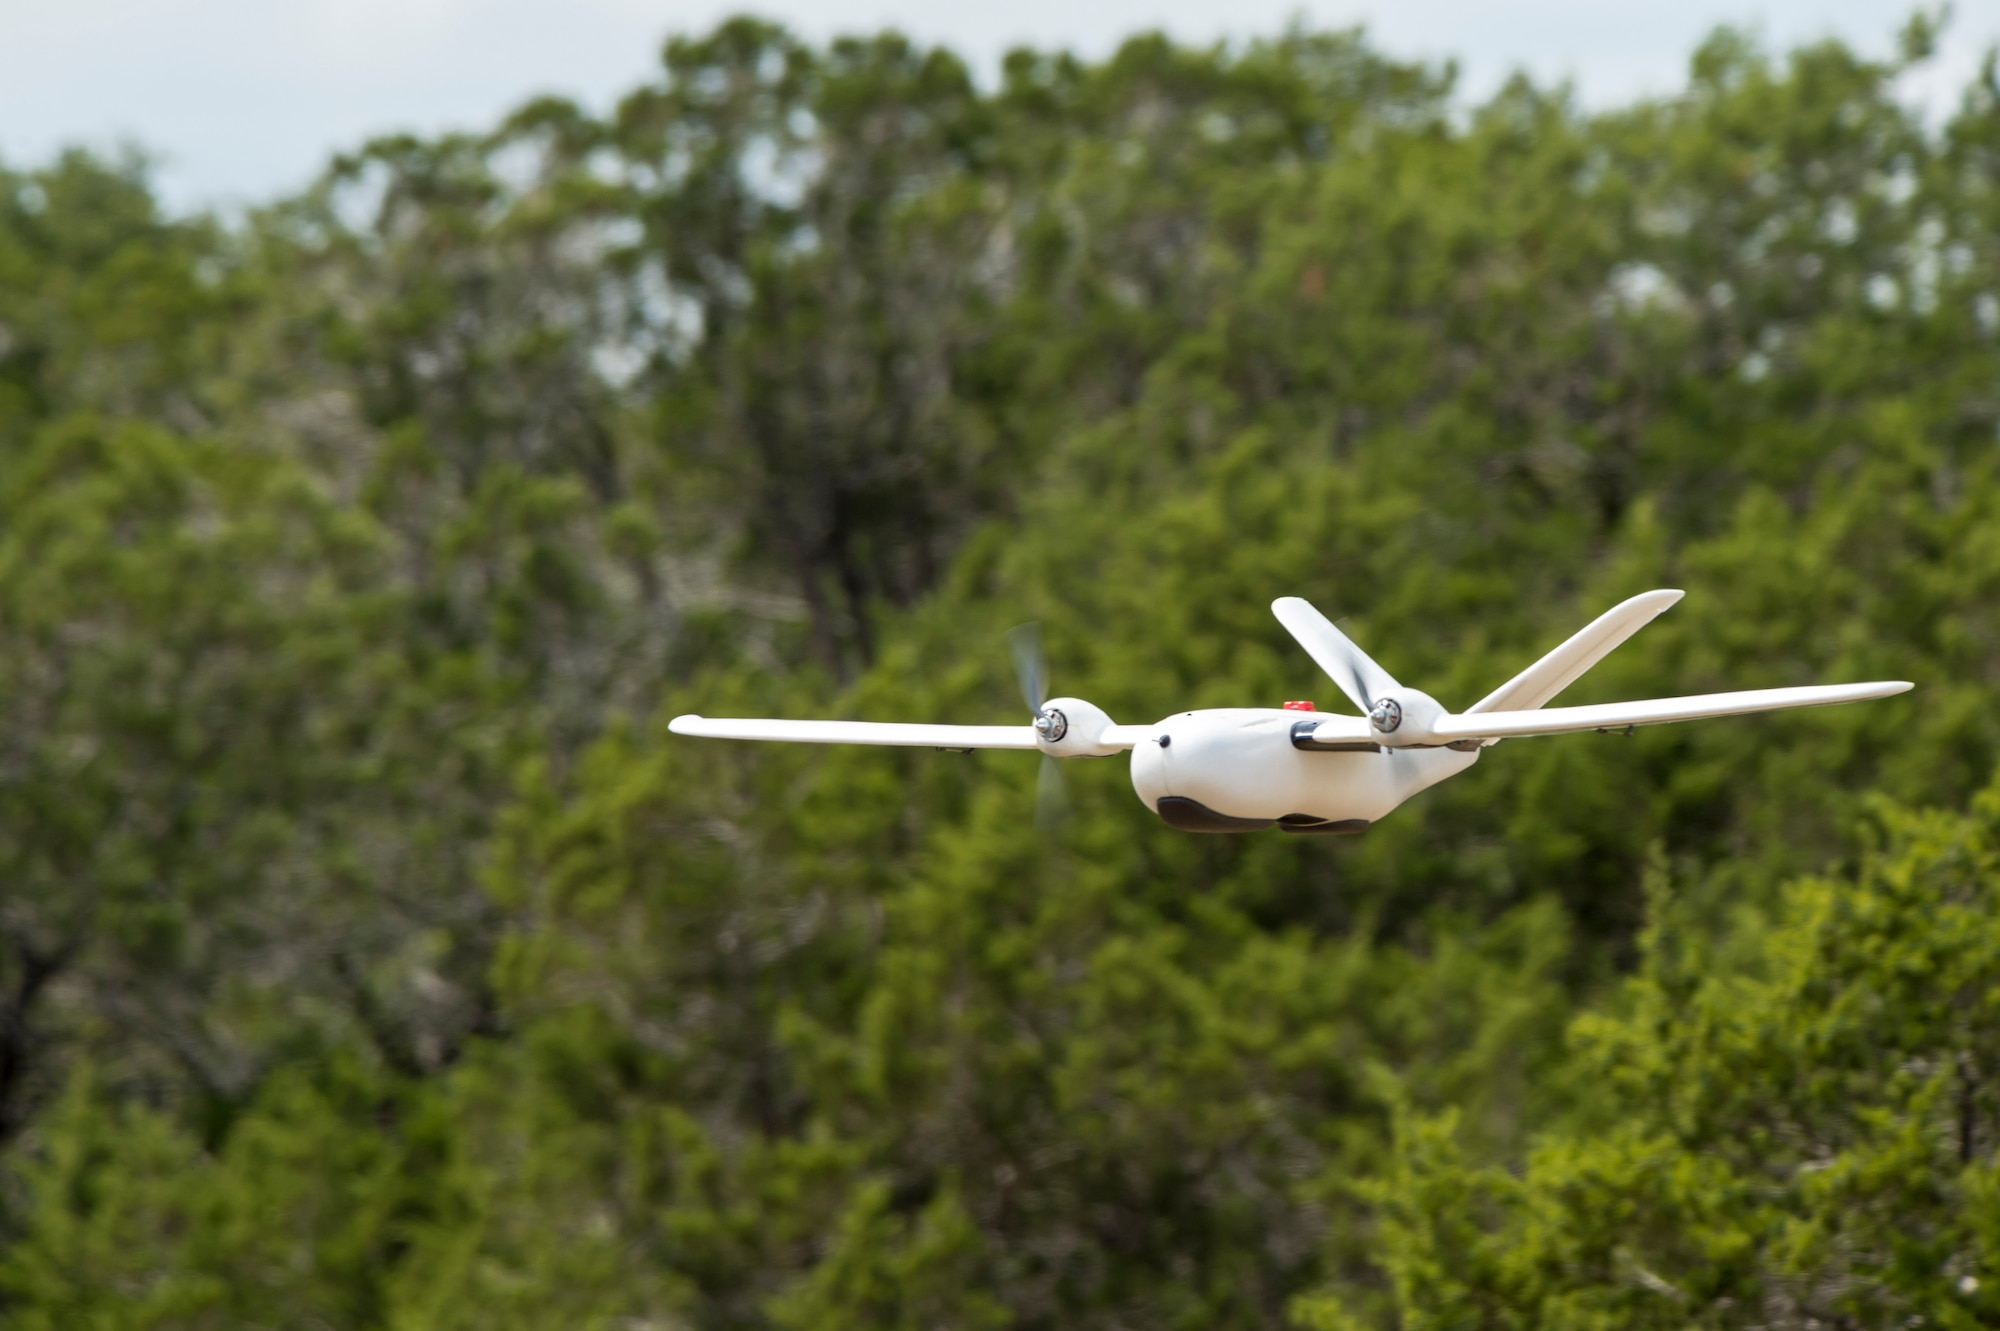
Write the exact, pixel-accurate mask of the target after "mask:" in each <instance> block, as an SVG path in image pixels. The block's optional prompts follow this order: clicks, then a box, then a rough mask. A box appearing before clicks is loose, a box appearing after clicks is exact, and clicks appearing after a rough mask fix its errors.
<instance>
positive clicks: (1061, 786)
mask: <svg viewBox="0 0 2000 1331" xmlns="http://www.w3.org/2000/svg"><path fill="white" fill-rule="evenodd" d="M1007 647H1008V650H1010V651H1011V652H1012V653H1013V654H1014V679H1015V681H1016V682H1017V683H1018V684H1019V685H1020V686H1021V701H1022V702H1025V703H1026V704H1028V714H1029V715H1030V716H1032V717H1034V718H1035V721H1034V726H1035V735H1036V736H1037V738H1039V739H1041V740H1043V741H1045V742H1047V743H1050V744H1054V743H1057V742H1059V741H1060V740H1061V739H1062V738H1063V737H1064V736H1065V735H1067V734H1068V733H1069V718H1068V717H1066V716H1064V715H1063V714H1062V712H1061V711H1060V710H1058V709H1056V708H1054V707H1051V706H1049V658H1048V656H1047V655H1046V654H1045V653H1044V652H1043V651H1042V626H1041V625H1040V624H1039V623H1035V622H1032V621H1031V622H1029V623H1026V624H1017V625H1015V626H1014V627H1013V628H1011V629H1009V630H1008V631H1007ZM1068 814H1069V786H1068V785H1067V784H1066V783H1065V782H1064V780H1063V774H1062V768H1060V767H1058V766H1056V760H1055V758H1054V757H1052V756H1051V755H1049V754H1047V753H1044V754H1043V755H1042V770H1041V771H1040V772H1038V773H1037V774H1036V776H1035V827H1036V829H1037V830H1039V831H1044V832H1046V831H1048V830H1050V829H1051V828H1053V827H1055V826H1056V825H1057V824H1059V823H1061V822H1062V821H1063V819H1064V818H1065V817H1067V816H1068Z"/></svg>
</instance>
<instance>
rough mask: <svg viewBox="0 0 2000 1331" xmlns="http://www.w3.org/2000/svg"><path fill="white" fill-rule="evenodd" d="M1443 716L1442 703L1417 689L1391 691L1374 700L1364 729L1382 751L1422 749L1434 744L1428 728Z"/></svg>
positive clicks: (1434, 739)
mask: <svg viewBox="0 0 2000 1331" xmlns="http://www.w3.org/2000/svg"><path fill="white" fill-rule="evenodd" d="M1445 714H1446V713H1445V708H1444V704H1443V703H1440V702H1439V701H1438V700H1437V699H1436V698H1433V697H1431V695H1430V694H1428V693H1425V692H1423V691H1422V690H1420V689H1394V690H1391V691H1388V692H1385V693H1383V694H1382V695H1381V696H1379V697H1377V698H1376V699H1375V705H1374V706H1373V707H1371V708H1370V709H1369V711H1368V728H1369V729H1370V730H1372V731H1373V732H1374V733H1375V742H1376V743H1378V744H1380V745H1382V747H1384V748H1387V749H1416V748H1424V747H1427V746H1430V745H1434V744H1436V743H1437V742H1438V741H1437V739H1436V738H1435V737H1434V736H1433V735H1432V733H1431V727H1432V726H1433V725H1434V724H1435V723H1436V722H1437V720H1438V718H1439V717H1442V716H1444V715H1445Z"/></svg>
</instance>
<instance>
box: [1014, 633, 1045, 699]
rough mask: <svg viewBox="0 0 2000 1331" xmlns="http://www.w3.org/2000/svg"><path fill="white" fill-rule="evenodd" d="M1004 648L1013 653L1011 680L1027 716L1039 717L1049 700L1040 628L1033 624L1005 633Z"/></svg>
mask: <svg viewBox="0 0 2000 1331" xmlns="http://www.w3.org/2000/svg"><path fill="white" fill-rule="evenodd" d="M1007 647H1008V649H1009V650H1010V651H1012V652H1013V653H1014V679H1015V681H1016V682H1017V683H1019V684H1020V686H1021V701H1022V702H1025V703H1027V704H1028V712H1029V714H1030V715H1031V716H1040V715H1041V714H1042V704H1043V703H1045V702H1047V701H1048V699H1049V661H1048V658H1047V657H1046V656H1044V655H1043V654H1042V626H1041V625H1040V624H1039V623H1036V622H1034V621H1032V620H1031V621H1029V622H1028V623H1026V624H1016V625H1015V626H1014V627H1013V628H1011V629H1009V630H1007Z"/></svg>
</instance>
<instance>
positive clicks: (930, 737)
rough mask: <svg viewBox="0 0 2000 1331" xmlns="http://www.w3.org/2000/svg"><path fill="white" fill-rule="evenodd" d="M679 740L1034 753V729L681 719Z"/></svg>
mask: <svg viewBox="0 0 2000 1331" xmlns="http://www.w3.org/2000/svg"><path fill="white" fill-rule="evenodd" d="M667 729H668V730H671V731H673V732H674V733H675V734H676V735H704V736H707V737H708V738H710V739H777V740H791V741H793V742H795V743H799V744H900V745H904V746H907V747H910V748H919V749H1032V748H1034V747H1035V728H1034V727H1033V726H926V725H907V724H904V723H903V722H899V721H763V720H736V719H731V718H726V717H706V716H693V715H689V716H677V717H675V718H674V719H673V720H672V721H669V722H668V723H667Z"/></svg>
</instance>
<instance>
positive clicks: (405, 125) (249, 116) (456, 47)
mask: <svg viewBox="0 0 2000 1331" xmlns="http://www.w3.org/2000/svg"><path fill="white" fill-rule="evenodd" d="M1912 8H1913V6H1912V4H1911V3H1909V0H1649V2H1648V3H1635V2H1634V0H1150V2H1148V0H1006V2H1005V3H990V2H988V3H964V2H963V0H961V3H957V4H951V3H945V4H940V3H938V2H937V0H755V3H728V2H727V0H0V161H4V162H7V163H9V164H11V165H16V166H21V165H29V164H33V163H36V162H39V161H42V160H46V159H47V158H48V157H49V156H50V155H52V154H53V153H54V152H56V151H57V150H59V149H60V148H61V147H63V146H66V145H70V144H86V145H90V146H93V147H97V148H109V147H114V146H116V145H119V144H121V143H131V144H135V145H137V146H139V147H142V148H144V149H145V150H147V151H148V152H149V153H150V154H152V155H153V156H154V157H155V159H156V160H157V162H158V169H157V174H156V179H157V180H158V182H159V185H160V187H161V189H162V192H163V193H164V194H165V196H166V198H167V200H168V201H169V203H170V204H172V205H173V206H175V207H178V208H192V207H203V206H222V207H228V206H233V205H239V204H245V203H252V202H256V201H259V200H263V199H267V198H271V197H274V196H276V195H278V194H281V193H284V192H286V191H288V190H292V189H296V188H298V187H299V186H301V185H303V184H304V183H306V182H307V181H308V180H309V179H310V178H311V177H312V176H313V175H314V174H315V173H316V172H317V170H318V169H319V168H320V166H321V165H323V164H324V162H325V161H326V159H327V158H328V156H330V155H331V154H332V153H334V152H336V151H338V150H340V149H342V148H345V147H350V146H353V145H355V144H358V143H360V142H361V141H362V140H364V139H365V138H367V137H369V136H371V135H374V134H380V133H386V132H390V131H395V130H416V131H420V132H436V131H438V130H443V129H454V128H480V127H484V126H487V125H490V124H491V123H493V122H494V121H495V120H497V119H498V117H499V116H500V115H501V114H502V113H504V112H505V111H506V110H508V109H509V108H511V107H513V106H516V105H518V104H519V103H521V102H523V101H525V100H526V99H527V98H529V97H531V96H534V95H537V94H541V93H547V92H554V93H561V94H563V95H566V96H569V97H573V98H575V99H577V100H578V101H580V102H582V103H583V104H584V105H586V106H588V107H591V108H592V109H595V110H603V109H606V108H608V107H609V106H610V105H611V104H612V103H613V102H615V101H616V100H617V98H618V97H619V96H620V95H621V94H622V93H624V92H625V91H627V90H629V89H630V88H632V87H634V86H636V85H637V84H638V83H640V82H641V81H643V80H644V79H646V78H647V77H648V75H649V72H650V70H651V69H652V68H653V66H654V63H655V59H656V54H657V52H658V50H659V46H660V42H661V41H662V39H663V38H664V37H665V36H666V35H667V34H669V33H671V32H699V31H702V30H705V29H706V28H708V27H710V26H712V25H713V24H714V23H715V22H716V21H717V20H718V19H720V18H722V17H724V16H725V15H727V14H730V13H736V12H741V11H743V10H745V9H748V10H749V11H750V12H754V13H758V14H761V15H764V16H766V17H770V18H776V19H780V20H782V21H784V22H786V23H787V24H789V25H790V26H791V27H793V28H794V29H795V30H797V31H799V32H801V33H803V34H805V35H806V36H809V37H814V38H824V37H827V36H829V35H832V34H834V33H840V32H857V31H873V30H877V29H880V28H883V27H897V28H900V29H902V30H903V31H905V32H907V33H910V34H911V35H912V36H914V37H917V38H920V39H923V40H927V41H931V42H937V43H942V44H944V45H947V46H950V47H952V48H953V49H955V50H957V51H958V52H959V53H960V54H961V55H963V56H965V57H966V58H967V59H968V60H970V61H971V62H972V64H973V66H974V68H975V69H976V70H979V71H981V72H982V73H984V74H987V75H989V76H990V74H991V71H993V70H994V69H996V68H997V66H998V63H999V58H1000V56H1001V54H1002V53H1003V52H1005V51H1006V50H1008V49H1010V48H1011V47H1014V46H1019V45H1032V46H1039V47H1067V48H1069V49H1071V50H1076V51H1079V52H1082V53H1084V54H1087V55H1092V56H1101V55H1103V54H1105V53H1107V52H1109V51H1110V50H1111V49H1113V48H1114V47H1115V46H1116V45H1117V43H1118V41H1119V40H1120V39H1121V38H1123V37H1124V36H1126V35H1129V34H1130V33H1133V32H1136V31H1141V30H1145V29H1149V28H1160V29H1164V30H1166V31H1167V32H1169V33H1171V34H1173V35H1174V36H1175V37H1177V38H1179V39H1181V40H1185V41H1195V42H1212V41H1216V40H1221V39H1228V38H1244V37H1252V36H1257V35H1260V34H1271V33H1275V32H1278V31H1280V30H1281V29H1282V28H1283V27H1284V26H1285V24H1286V23H1287V22H1288V21H1289V20H1291V19H1294V18H1299V19H1302V20H1303V21H1305V22H1306V23H1307V24H1309V25H1311V26H1315V27H1352V26H1355V25H1357V24H1359V25H1363V26H1365V27H1366V28H1367V29H1368V31H1369V32H1370V34H1371V35H1372V37H1373V39H1374V40H1375V41H1376V43H1377V44H1378V45H1379V46H1380V47H1381V48H1382V49H1384V50H1385V51H1388V52H1389V53H1391V54H1394V55H1397V56H1402V57H1405V58H1409V57H1418V56H1421V57H1429V58H1434V59H1443V58H1446V57H1455V58H1456V59H1457V60H1458V61H1459V65H1460V69H1461V71H1462V82H1461V87H1462V88H1463V90H1464V92H1465V94H1466V95H1467V96H1469V97H1475V98H1476V97H1478V96H1480V95H1482V94H1483V93H1485V92H1488V91H1491V90H1492V88H1494V87H1495V86H1497V85H1498V83H1499V82H1500V81H1501V80H1503V79H1504V78H1505V77H1506V76H1507V75H1508V73H1510V72H1511V71H1513V70H1515V69H1519V68H1526V69H1527V70H1529V71H1530V72H1531V73H1533V74H1535V75H1537V76H1538V77H1540V78H1543V79H1547V80H1556V79H1567V80H1569V81H1571V82H1572V83H1573V84H1574V85H1575V87H1576V88H1577V91H1578V93H1579V95H1580V96H1581V97H1582V98H1583V100H1584V101H1585V102H1586V104H1589V105H1594V106H1602V105H1609V104H1612V103H1616V102H1620V101H1624V100H1627V99H1630V98H1632V97H1636V96H1641V95H1645V94H1648V93H1660V92H1665V91H1669V90H1671V89H1672V88H1674V87H1676V86H1677V85H1678V84H1679V82H1680V81H1681V79H1682V77H1683V75H1684V72H1685V70H1686V65H1687V58H1688V55H1689V53H1690V52H1691V51H1692V50H1693V48H1694V46H1695V45H1696V44H1697V43H1698V42H1699V41H1700V40H1701V38H1702V37H1703V36H1704V35H1705V34H1706V33H1707V32H1708V31H1709V30H1711V29H1712V28H1713V27H1715V26H1716V25H1718V24H1721V23H1733V24H1737V25H1739V26H1747V27H1749V28H1751V29H1752V30H1754V31H1757V32H1759V33H1760V34H1761V35H1762V36H1763V37H1764V39H1765V40H1766V41H1767V42H1768V43H1770V44H1772V45H1774V46H1778V47H1783V46H1788V45H1792V44H1796V43H1798V42H1802V41H1809V40H1814V39H1817V38H1821V37H1825V36H1829V35H1833V36H1838V37H1841V38H1843V39H1844V40H1846V41H1848V42H1849V43H1850V44H1852V45H1854V46H1856V47H1858V48H1859V49H1861V50H1864V51H1867V52H1870V53H1873V54H1878V55H1885V54H1887V53H1888V52H1889V51H1890V50H1891V49H1893V44H1894V37H1895V33H1896V32H1897V30H1898V29H1899V28H1900V27H1901V26H1902V24H1903V22H1904V21H1905V20H1906V18H1907V17H1908V15H1909V13H1910V12H1911V10H1912ZM1957 9H1958V12H1957V15H1956V17H1955V18H1954V19H1953V21H1952V23H1951V25H1950V27H1949V28H1948V29H1947V31H1946V37H1945V42H1944V45H1943V49H1942V51H1941V53H1940V56H1939V58H1938V59H1937V60H1936V61H1935V62H1933V64H1932V65H1931V66H1930V67H1929V68H1927V69H1926V70H1924V71H1923V72H1922V73H1921V74H1919V75H1916V76H1913V77H1912V79H1911V80H1910V87H1909V88H1908V89H1907V90H1906V91H1907V93H1908V95H1910V96H1911V97H1912V98H1913V99H1915V100H1917V101H1919V102H1922V103H1923V104H1925V105H1926V106H1927V107H1929V108H1931V109H1932V110H1933V111H1934V112H1937V113H1939V114H1942V113H1943V112H1944V111H1946V110H1948V109H1949V107H1950V105H1951V104H1952V103H1953V102H1954V101H1955V98H1956V93H1957V90H1958V89H1961V88H1963V87H1964V86H1965V84H1966V83H1967V81H1968V80H1969V79H1970V78H1971V77H1972V76H1973V74H1974V73H1975V71H1976V70H1977V68H1978V64H1979V61H1980V59H1981V56H1982V53H1983V52H1984V51H1985V49H1986V48H1988V47H1989V46H1992V45H1994V44H1995V43H1996V42H2000V4H1994V3H1991V2H1990V0H1982V3H1978V4H1973V3H1961V4H1960V5H1959V6H1958V7H1957ZM1979 11H1990V12H1983V13H1982V12H1979Z"/></svg>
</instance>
